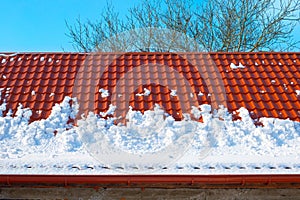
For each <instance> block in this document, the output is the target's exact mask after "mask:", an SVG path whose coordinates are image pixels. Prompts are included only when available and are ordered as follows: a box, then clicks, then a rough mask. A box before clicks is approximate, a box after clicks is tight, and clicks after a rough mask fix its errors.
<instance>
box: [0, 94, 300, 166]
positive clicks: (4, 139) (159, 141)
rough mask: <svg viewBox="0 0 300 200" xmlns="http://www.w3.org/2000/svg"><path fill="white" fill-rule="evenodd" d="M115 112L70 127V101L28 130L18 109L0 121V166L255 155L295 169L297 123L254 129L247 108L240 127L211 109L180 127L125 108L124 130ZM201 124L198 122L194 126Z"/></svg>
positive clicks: (267, 123) (268, 123) (160, 162)
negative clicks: (46, 160) (44, 159)
mask: <svg viewBox="0 0 300 200" xmlns="http://www.w3.org/2000/svg"><path fill="white" fill-rule="evenodd" d="M145 92H146V91H145ZM116 109H117V108H116V106H113V105H110V107H109V109H108V111H107V112H105V113H99V115H98V114H94V113H92V112H91V113H89V115H88V116H87V117H84V118H82V119H81V120H78V121H77V126H74V125H73V124H71V123H69V122H70V119H75V116H76V114H77V112H78V104H77V102H76V99H75V98H70V97H66V98H65V99H64V100H63V102H62V103H61V104H56V105H55V106H54V107H53V109H52V112H51V115H50V116H49V117H48V118H47V119H44V120H40V121H35V122H33V123H29V120H30V116H31V115H32V111H31V110H30V109H28V108H23V107H22V105H19V107H18V110H17V113H16V114H15V116H14V117H12V114H11V112H9V113H8V114H7V115H6V116H4V117H3V116H1V117H0V163H6V162H8V163H10V162H11V161H12V160H14V159H22V158H26V162H35V160H36V159H37V160H38V159H39V156H40V155H41V154H47V155H48V156H57V155H71V154H72V155H74V156H75V157H74V158H76V159H74V160H75V161H72V162H75V163H72V164H76V163H77V162H78V163H85V164H88V162H91V160H92V159H94V162H96V163H97V162H98V163H102V164H104V165H109V166H123V167H124V168H126V166H130V167H131V169H132V167H135V168H143V167H144V168H145V167H146V166H147V167H149V166H150V167H152V168H159V166H166V165H170V164H174V163H176V164H178V165H180V164H185V165H188V166H190V165H191V164H192V163H193V164H195V163H196V164H197V163H198V164H199V163H201V162H204V161H206V162H212V161H216V160H220V162H221V160H222V162H225V161H226V162H227V163H239V164H241V163H243V162H246V163H258V162H262V161H258V160H257V157H258V156H264V157H267V158H268V159H271V160H272V159H273V161H274V162H275V163H276V162H279V161H277V160H278V159H279V158H280V159H281V161H280V162H282V161H285V160H286V162H290V160H291V158H292V160H294V162H295V163H296V162H299V155H298V152H300V145H299V144H300V123H299V122H295V121H291V120H288V119H286V120H282V119H275V118H261V119H259V122H261V123H263V126H256V125H255V123H254V121H253V119H252V118H251V117H250V115H249V112H248V110H246V109H245V108H240V109H239V110H237V113H238V115H239V116H240V118H241V120H233V119H232V114H231V113H229V112H228V110H227V109H226V108H224V107H220V109H218V110H215V111H212V110H211V106H210V105H201V106H199V107H193V108H192V111H191V114H184V120H182V121H175V120H174V118H173V117H172V116H170V115H168V114H167V113H165V112H164V110H163V109H162V108H160V107H159V106H158V105H156V106H155V108H154V110H151V111H145V112H144V114H142V113H141V112H139V111H134V110H132V108H130V109H129V111H128V113H127V116H126V124H121V123H119V124H115V123H116V120H117V119H118V118H115V117H111V116H113V113H114V111H115V110H116ZM4 110H6V105H5V104H3V105H1V106H0V114H2V112H3V111H4ZM102 117H106V119H104V118H102ZM200 118H201V122H199V121H197V120H198V119H200ZM87 153H89V154H90V156H89V157H87ZM29 155H30V156H31V157H30V158H28V156H29ZM66 157H68V156H60V157H57V158H56V159H55V162H58V163H60V162H64V163H66V162H67V161H65V160H63V159H65V158H66ZM233 158H235V160H233ZM67 165H68V163H67ZM0 170H1V164H0ZM64 170H68V169H64Z"/></svg>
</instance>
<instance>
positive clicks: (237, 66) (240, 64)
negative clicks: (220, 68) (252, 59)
mask: <svg viewBox="0 0 300 200" xmlns="http://www.w3.org/2000/svg"><path fill="white" fill-rule="evenodd" d="M230 68H231V69H243V68H245V66H244V65H243V64H242V63H239V65H235V64H234V63H230Z"/></svg>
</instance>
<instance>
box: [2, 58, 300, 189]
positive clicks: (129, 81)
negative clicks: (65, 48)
mask: <svg viewBox="0 0 300 200" xmlns="http://www.w3.org/2000/svg"><path fill="white" fill-rule="evenodd" d="M0 79H1V80H0V88H1V99H0V105H3V106H1V110H2V111H3V117H5V116H9V117H10V118H9V120H10V119H11V118H13V117H14V116H17V115H18V107H20V105H22V106H21V107H22V108H29V109H30V110H31V115H25V114H21V116H22V117H23V118H26V117H27V118H28V120H29V122H30V123H34V122H37V121H41V120H45V119H47V118H49V116H51V111H52V110H53V107H54V106H55V105H56V104H57V105H58V104H60V103H62V102H64V99H65V97H68V96H69V97H76V98H77V99H76V101H77V102H78V104H79V108H78V113H77V115H76V116H74V115H73V114H72V113H71V114H70V113H69V114H68V115H67V116H65V118H64V119H65V120H66V121H67V123H68V124H75V126H76V125H78V120H80V118H81V116H82V115H85V116H88V113H89V112H90V111H92V112H94V113H96V114H97V117H100V118H103V119H108V118H110V117H113V116H117V117H120V118H118V119H116V121H118V122H121V123H126V116H127V113H128V108H129V107H131V108H132V110H133V111H140V112H141V113H145V112H146V111H147V110H153V109H154V108H155V105H159V107H160V108H162V109H163V111H164V112H165V114H166V115H168V116H172V117H173V118H174V119H175V120H176V121H184V120H185V119H186V115H185V113H192V112H193V108H198V107H199V106H201V105H210V106H211V108H212V110H213V109H219V106H220V105H221V107H223V108H224V107H225V108H227V111H228V113H231V116H232V121H241V119H243V116H242V115H241V114H242V113H241V112H242V111H243V110H240V108H242V107H243V108H245V109H246V110H248V112H249V116H250V118H249V119H251V120H253V124H254V125H255V126H256V127H264V126H266V124H264V122H268V121H266V120H265V119H267V118H268V119H273V121H274V119H279V120H288V124H289V126H287V125H286V123H281V122H282V121H278V124H283V126H284V130H288V129H289V128H294V130H295V131H297V130H299V125H298V123H299V122H300V53H293V52H292V53H283V52H282V53H280V52H256V53H144V52H143V53H134V52H132V53H90V54H89V53H3V54H0ZM66 102H67V103H68V105H69V107H72V106H74V105H75V99H71V98H69V99H67V101H66ZM111 105H113V106H116V108H115V109H114V110H113V111H114V112H110V111H111V110H110V109H111V108H112V107H111ZM61 108H62V107H61ZM74 109H75V108H74ZM19 110H20V109H19ZM199 111H200V112H201V109H200V110H199ZM202 111H203V110H202ZM227 111H226V112H227ZM209 112H210V110H209ZM19 113H20V112H19ZM21 113H26V112H25V111H24V110H23V111H22V112H21ZM210 113H211V112H210ZM166 115H165V116H166ZM19 116H20V114H19ZM22 117H21V118H22ZM23 118H22V119H23ZM191 118H192V119H191V120H193V121H198V122H197V123H202V122H203V121H205V119H203V115H202V116H198V117H195V116H194V117H193V116H192V117H191ZM249 119H248V120H249ZM260 119H264V120H260ZM218 120H219V121H226V119H222V117H220V116H218ZM279 122H280V123H279ZM47 123H48V122H47ZM57 123H59V122H57ZM115 123H116V122H115ZM270 123H271V124H272V123H273V122H270ZM274 123H275V122H274ZM276 123H277V122H276ZM44 124H46V122H45V123H44ZM269 125H270V124H269ZM274 126H275V125H274ZM290 126H292V127H290ZM36 127H37V128H38V126H36ZM251 127H253V126H251ZM295 127H296V128H295ZM60 128H61V127H60ZM254 128H255V127H254ZM63 129H64V130H67V129H68V127H67V126H64V127H63ZM30 130H31V129H30ZM268 130H271V129H268ZM278 130H279V129H278ZM278 130H277V132H276V133H281V132H280V131H278ZM280 130H281V129H280ZM47 131H48V132H52V133H53V135H56V136H54V137H59V130H58V129H57V130H56V129H55V128H52V129H50V130H49V129H47ZM295 131H294V132H293V137H295V138H296V137H298V136H297V134H296V133H295ZM274 134H275V132H274ZM271 135H272V134H271ZM4 137H6V136H3V138H4ZM274 137H276V138H277V136H274ZM280 137H283V138H284V135H282V136H280ZM278 138H279V136H278ZM296 139H297V138H296ZM28 144H31V143H28ZM276 144H277V143H276ZM278 145H280V144H279V142H278ZM293 145H296V144H293ZM298 146H299V145H298ZM294 147H297V146H293V148H294ZM280 148H281V147H280ZM271 150H272V149H271ZM271 150H270V151H271ZM296 150H297V149H295V148H294V149H293V150H291V151H290V152H291V153H294V154H292V155H293V156H295V155H296V156H297V155H298V154H297V152H295V151H296ZM20 151H21V150H20ZM224 151H225V150H224ZM241 151H243V150H241ZM32 152H34V151H32ZM278 152H280V150H278ZM44 153H45V152H44ZM17 154H18V152H15V154H13V153H11V155H17ZM72 155H73V154H72ZM223 156H224V155H223ZM265 156H266V155H265ZM56 157H57V155H53V157H51V159H52V160H51V161H49V162H50V164H49V165H47V161H46V160H47V159H48V158H47V159H46V160H44V161H45V162H46V164H41V163H38V162H36V163H33V164H31V163H26V159H25V158H24V159H22V157H21V158H19V157H18V156H16V157H15V159H10V158H11V157H10V154H9V155H8V156H6V154H5V155H4V154H3V156H2V158H1V164H0V174H1V175H0V184H1V185H2V186H20V185H21V186H24V185H25V186H26V185H27V186H28V185H29V186H35V187H36V186H52V187H53V186H82V185H84V186H90V187H162V188H164V187H191V188H194V187H195V188H209V187H211V188H237V187H238V188H249V187H250V188H253V187H254V188H261V187H266V188H299V187H300V174H299V172H300V165H299V161H300V159H299V157H291V156H290V158H289V159H290V160H289V159H288V158H287V160H284V159H283V160H282V159H278V158H276V156H275V157H274V158H273V160H271V161H270V163H271V164H266V163H265V162H264V161H263V160H261V161H259V159H258V160H257V163H255V162H254V163H249V162H245V163H243V164H240V162H239V160H237V161H236V162H233V163H231V164H228V162H227V164H228V165H227V164H226V162H225V161H224V162H225V164H224V165H222V160H219V161H218V162H209V163H205V162H206V161H205V160H201V164H199V166H196V165H195V163H192V164H190V165H189V164H188V163H186V162H185V165H184V167H181V166H180V165H176V164H175V165H171V166H170V168H171V167H175V168H176V170H170V171H168V170H169V169H170V168H169V167H164V166H160V167H161V169H159V170H158V171H154V173H152V171H151V170H150V171H145V173H136V174H131V173H127V172H128V171H127V172H126V171H122V170H123V168H122V166H121V167H116V168H117V173H114V172H112V167H107V166H104V165H102V166H100V164H97V162H96V161H91V160H92V159H91V158H90V159H89V160H88V162H89V163H91V162H93V164H90V165H88V164H86V163H84V161H83V162H79V164H78V163H76V164H74V165H73V162H75V160H76V159H75V157H74V159H73V160H72V159H71V158H70V160H67V161H65V162H62V163H57V164H55V163H54V161H55V159H56ZM258 157H259V156H258ZM271 157H272V156H271ZM287 157H288V156H287ZM260 158H261V159H263V158H265V157H260ZM40 159H42V158H40ZM228 159H233V158H228ZM276 159H277V160H276ZM254 160H255V159H254ZM172 161H174V160H172ZM210 161H213V160H210ZM227 161H228V160H227ZM252 161H253V160H252ZM290 161H291V162H290ZM68 162H69V164H68ZM153 162H154V161H153ZM239 164H240V165H239ZM52 168H56V169H55V170H54V171H52ZM100 168H101V169H100ZM221 168H222V169H221ZM250 168H251V169H250ZM60 169H63V171H61V172H60V171H59V170H60ZM1 171H2V172H1ZM65 171H67V173H64V172H65ZM249 171H250V172H249ZM55 172H57V174H55ZM181 172H182V173H181ZM53 173H54V174H53Z"/></svg>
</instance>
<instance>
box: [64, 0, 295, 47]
mask: <svg viewBox="0 0 300 200" xmlns="http://www.w3.org/2000/svg"><path fill="white" fill-rule="evenodd" d="M299 13H300V0H239V1H236V0H205V1H203V2H202V3H198V4H197V3H196V2H194V1H193V0H188V1H184V0H143V1H142V2H141V3H140V4H139V5H136V6H133V7H132V8H130V9H129V10H128V13H127V15H126V16H125V17H120V15H119V13H118V12H117V11H116V10H115V9H114V7H113V6H112V5H111V4H110V3H107V6H106V8H105V9H104V10H103V11H102V14H101V17H100V19H99V21H95V22H92V21H89V20H88V21H87V22H82V21H81V19H80V18H78V19H77V23H76V24H74V25H73V26H72V25H69V24H67V27H68V30H69V32H68V34H67V35H68V36H69V37H70V39H71V42H72V43H73V45H74V47H75V48H76V49H77V50H78V51H84V52H90V51H114V52H115V51H203V50H206V51H285V50H294V49H296V48H297V47H298V48H299V46H297V45H298V44H299V43H298V42H297V41H295V40H294V39H293V34H292V32H293V30H294V27H295V25H296V24H297V23H299V20H300V14H299Z"/></svg>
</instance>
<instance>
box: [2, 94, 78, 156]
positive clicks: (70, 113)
mask: <svg viewBox="0 0 300 200" xmlns="http://www.w3.org/2000/svg"><path fill="white" fill-rule="evenodd" d="M71 101H73V102H76V99H72V98H70V97H66V98H65V99H64V100H63V102H62V103H61V104H59V105H58V104H56V105H55V106H54V107H53V108H52V112H51V114H50V116H49V117H48V118H47V119H43V120H40V121H35V122H33V123H29V120H30V117H31V115H32V111H31V110H30V109H28V108H23V106H22V105H21V104H20V105H19V107H18V110H17V112H16V114H15V116H14V117H12V116H11V112H9V113H8V114H7V115H6V116H5V117H0V157H1V158H15V157H22V156H23V155H25V154H30V153H41V152H48V151H52V152H68V151H75V150H76V149H77V148H78V147H80V146H81V144H80V141H79V140H78V137H77V133H76V132H75V130H74V128H73V126H72V125H71V124H69V123H68V121H69V120H70V119H75V116H76V114H77V111H78V105H77V104H76V103H75V104H73V105H71V104H70V102H71ZM5 109H6V105H5V103H4V104H3V105H1V109H0V110H1V116H2V112H3V111H4V110H5ZM55 135H56V136H55Z"/></svg>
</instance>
